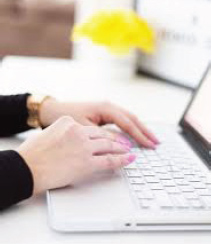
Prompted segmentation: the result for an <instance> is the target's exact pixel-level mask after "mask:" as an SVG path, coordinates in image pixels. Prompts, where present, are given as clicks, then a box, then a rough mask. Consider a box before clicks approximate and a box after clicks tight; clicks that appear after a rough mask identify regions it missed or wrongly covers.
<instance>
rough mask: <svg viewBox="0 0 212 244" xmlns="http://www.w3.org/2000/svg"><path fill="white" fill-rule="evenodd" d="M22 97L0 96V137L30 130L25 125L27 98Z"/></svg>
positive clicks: (26, 95)
mask: <svg viewBox="0 0 212 244" xmlns="http://www.w3.org/2000/svg"><path fill="white" fill-rule="evenodd" d="M28 96H30V94H29V93H26V94H22V95H12V96H0V118H1V119H0V136H9V135H13V134H16V133H20V132H23V131H26V130H28V129H31V128H30V127H29V126H28V125H27V119H28V110H27V98H28Z"/></svg>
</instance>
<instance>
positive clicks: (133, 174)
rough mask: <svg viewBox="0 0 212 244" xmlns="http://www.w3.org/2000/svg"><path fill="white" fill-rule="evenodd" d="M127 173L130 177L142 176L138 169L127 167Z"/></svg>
mask: <svg viewBox="0 0 212 244" xmlns="http://www.w3.org/2000/svg"><path fill="white" fill-rule="evenodd" d="M126 174H127V176H128V177H141V174H140V172H139V171H138V170H136V169H127V170H126Z"/></svg>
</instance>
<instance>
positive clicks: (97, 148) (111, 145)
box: [91, 139, 130, 155]
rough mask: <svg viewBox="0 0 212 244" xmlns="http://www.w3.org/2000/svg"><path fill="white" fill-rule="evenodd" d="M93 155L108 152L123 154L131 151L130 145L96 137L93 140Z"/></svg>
mask: <svg viewBox="0 0 212 244" xmlns="http://www.w3.org/2000/svg"><path fill="white" fill-rule="evenodd" d="M91 147H92V151H93V155H101V154H106V153H111V154H123V153H127V152H129V151H130V147H129V146H127V145H124V144H121V143H118V142H114V141H111V140H108V139H96V140H93V141H91Z"/></svg>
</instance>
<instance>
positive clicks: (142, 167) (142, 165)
mask: <svg viewBox="0 0 212 244" xmlns="http://www.w3.org/2000/svg"><path fill="white" fill-rule="evenodd" d="M138 168H139V169H140V170H142V172H143V171H145V170H147V171H150V170H152V167H151V166H150V165H144V164H138Z"/></svg>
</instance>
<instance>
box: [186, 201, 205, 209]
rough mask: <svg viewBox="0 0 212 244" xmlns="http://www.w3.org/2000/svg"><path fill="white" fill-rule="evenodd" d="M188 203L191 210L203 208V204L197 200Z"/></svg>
mask: <svg viewBox="0 0 212 244" xmlns="http://www.w3.org/2000/svg"><path fill="white" fill-rule="evenodd" d="M189 203H190V204H191V206H192V207H193V208H197V209H199V208H203V207H204V206H203V204H202V203H201V202H200V201H199V200H190V201H189Z"/></svg>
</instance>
